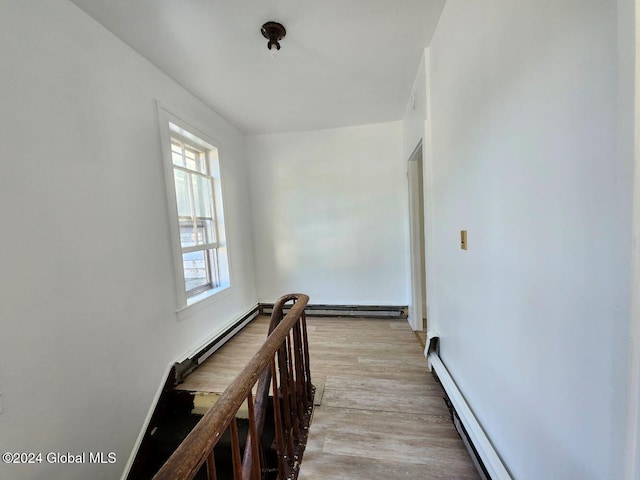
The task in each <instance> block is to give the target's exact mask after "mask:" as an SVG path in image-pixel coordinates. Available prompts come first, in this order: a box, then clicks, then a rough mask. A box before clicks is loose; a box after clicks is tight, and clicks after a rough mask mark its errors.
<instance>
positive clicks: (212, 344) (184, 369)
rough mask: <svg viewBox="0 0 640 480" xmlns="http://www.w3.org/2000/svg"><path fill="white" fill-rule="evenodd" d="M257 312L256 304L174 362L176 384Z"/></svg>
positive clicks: (258, 311) (255, 315)
mask: <svg viewBox="0 0 640 480" xmlns="http://www.w3.org/2000/svg"><path fill="white" fill-rule="evenodd" d="M259 314H260V310H259V307H258V305H256V306H255V307H253V309H251V310H250V311H249V312H247V313H245V314H244V315H242V316H241V317H240V318H238V319H237V320H236V321H235V322H234V323H233V324H232V325H231V326H229V327H228V328H227V329H226V330H225V331H224V332H222V333H220V334H218V335H216V337H215V338H213V339H211V340H209V341H208V342H207V343H206V345H204V346H202V347H201V348H200V349H199V350H198V351H197V352H196V353H194V354H193V355H191V356H189V358H187V359H186V360H184V361H182V362H179V363H176V364H175V375H176V378H175V381H176V385H177V384H178V383H182V382H183V381H184V379H185V378H186V377H187V376H188V375H189V374H190V373H191V372H193V371H194V370H195V369H196V368H198V367H199V366H200V365H201V364H202V363H203V362H204V361H205V360H206V359H207V358H209V357H210V356H211V355H213V354H214V353H215V352H216V351H217V350H218V349H220V347H222V346H223V345H224V344H225V343H227V342H228V341H229V340H230V339H231V338H232V337H233V336H234V335H235V334H236V333H238V332H239V331H240V330H242V329H243V328H244V327H245V326H246V325H247V324H249V323H250V322H251V321H253V319H255V318H256V317H257V316H258V315H259Z"/></svg>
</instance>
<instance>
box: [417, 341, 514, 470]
mask: <svg viewBox="0 0 640 480" xmlns="http://www.w3.org/2000/svg"><path fill="white" fill-rule="evenodd" d="M436 338H437V337H436ZM436 343H437V342H436ZM427 359H428V361H429V367H430V369H431V370H432V371H433V372H434V373H435V375H436V376H437V377H438V379H439V380H440V383H441V384H442V387H443V388H444V391H445V392H446V394H447V397H448V400H449V403H450V405H449V407H450V408H451V409H452V414H453V423H454V425H455V426H456V429H457V430H458V432H459V433H460V436H461V437H462V440H463V442H464V443H465V445H466V447H467V450H468V451H469V453H470V454H471V458H472V459H473V461H474V463H475V464H476V467H477V468H478V472H479V473H480V474H481V475H482V476H483V477H484V478H485V479H486V480H513V478H512V477H511V475H510V474H509V471H508V470H507V468H506V466H505V465H504V463H503V462H502V460H501V459H500V456H499V455H498V452H497V451H496V450H495V448H493V445H492V444H491V441H490V440H489V438H488V437H487V435H486V434H485V432H484V430H483V429H482V426H481V425H480V423H479V422H478V420H477V419H476V417H475V415H474V414H473V411H472V410H471V408H470V407H469V405H468V404H467V402H466V400H465V399H464V397H463V395H462V393H461V392H460V390H459V389H458V386H457V385H456V383H455V382H454V380H453V378H452V377H451V375H450V374H449V371H448V370H447V367H446V366H445V365H444V363H442V360H441V359H440V356H439V355H438V352H437V351H436V350H435V349H432V348H429V346H428V347H427Z"/></svg>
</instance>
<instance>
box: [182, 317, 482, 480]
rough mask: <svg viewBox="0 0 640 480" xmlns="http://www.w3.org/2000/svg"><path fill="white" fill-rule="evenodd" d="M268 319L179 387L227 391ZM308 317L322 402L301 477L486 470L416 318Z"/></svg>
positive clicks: (388, 478) (376, 479) (472, 475)
mask: <svg viewBox="0 0 640 480" xmlns="http://www.w3.org/2000/svg"><path fill="white" fill-rule="evenodd" d="M268 321H269V319H268V317H266V316H262V317H259V318H257V319H256V320H254V321H253V322H252V323H250V324H249V325H248V326H247V327H245V328H244V329H243V330H242V331H241V332H240V333H238V334H237V335H236V336H235V337H234V338H233V339H231V340H230V341H229V342H228V343H227V344H225V345H224V346H223V347H222V348H221V349H220V350H218V351H217V352H216V353H215V354H213V355H212V356H211V357H210V358H209V359H207V360H206V361H205V362H204V363H203V364H202V365H201V366H200V367H199V368H198V369H197V370H196V371H195V372H193V373H192V374H191V375H190V376H189V377H187V379H186V380H185V382H184V383H183V384H181V385H180V386H178V387H177V388H178V389H180V390H187V391H192V392H203V393H205V392H206V395H203V397H205V398H211V395H210V394H211V393H221V392H222V391H223V390H224V388H226V386H227V385H228V384H229V383H230V382H231V380H232V379H233V378H234V377H235V375H236V374H237V373H238V372H239V371H240V369H241V368H242V367H243V366H244V365H245V364H246V363H247V362H248V361H249V359H250V358H251V355H252V354H253V353H254V352H255V351H256V350H257V349H258V347H259V346H260V345H261V344H262V342H264V339H265V336H266V330H267V325H268ZM307 325H308V335H309V350H310V355H311V378H312V381H313V383H314V385H315V386H316V402H315V403H316V407H315V410H314V414H313V420H312V423H311V428H310V434H309V440H308V443H307V448H306V451H305V454H304V457H303V461H302V466H301V469H300V476H299V478H300V479H301V480H312V479H327V480H338V479H344V480H357V479H363V480H364V479H366V480H409V479H411V480H413V479H416V478H420V479H457V480H458V479H460V480H463V479H476V478H479V477H478V475H477V473H476V471H475V467H474V466H473V464H472V462H471V459H470V457H469V455H468V453H467V451H466V450H465V447H464V445H463V443H462V441H461V440H460V437H459V436H458V433H457V432H456V431H455V429H454V426H453V424H452V422H451V419H450V416H449V412H448V410H447V408H446V406H445V404H444V401H443V390H442V388H441V387H440V385H439V384H438V383H437V382H436V381H435V379H434V378H433V377H432V376H431V374H430V373H429V372H428V370H427V362H426V359H425V358H424V355H423V353H422V346H421V345H420V343H419V341H418V339H417V337H416V335H415V334H414V333H413V332H412V331H411V329H410V328H409V326H408V324H407V323H406V321H404V320H383V319H349V318H307ZM197 397H198V396H197ZM196 403H197V402H196ZM318 403H319V405H318Z"/></svg>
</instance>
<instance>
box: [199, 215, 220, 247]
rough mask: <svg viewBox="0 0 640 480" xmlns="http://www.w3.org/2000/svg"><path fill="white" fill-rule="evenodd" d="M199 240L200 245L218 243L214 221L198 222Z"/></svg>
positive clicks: (200, 220)
mask: <svg viewBox="0 0 640 480" xmlns="http://www.w3.org/2000/svg"><path fill="white" fill-rule="evenodd" d="M198 238H199V241H200V243H215V242H216V241H217V240H216V236H215V229H214V228H213V220H207V219H204V220H202V219H199V220H198Z"/></svg>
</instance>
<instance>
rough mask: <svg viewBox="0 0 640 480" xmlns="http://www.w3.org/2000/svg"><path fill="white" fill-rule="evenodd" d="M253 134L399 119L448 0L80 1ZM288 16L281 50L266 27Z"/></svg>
mask: <svg viewBox="0 0 640 480" xmlns="http://www.w3.org/2000/svg"><path fill="white" fill-rule="evenodd" d="M72 1H73V2H74V3H75V4H76V5H78V6H79V7H80V8H82V9H83V10H84V11H85V12H87V13H88V14H89V15H91V16H92V17H93V18H95V19H96V20H97V21H98V22H100V23H101V24H102V25H104V26H105V27H106V28H107V29H109V30H110V31H111V32H113V33H114V34H115V35H116V36H118V37H119V38H120V39H121V40H123V41H124V42H125V43H127V44H129V45H130V46H131V47H132V48H133V49H134V50H136V51H137V52H139V53H140V54H142V55H143V56H144V57H146V58H147V59H149V60H150V61H151V62H152V63H153V64H155V65H156V66H157V67H158V68H160V69H161V70H162V71H164V72H165V73H166V74H167V75H169V76H170V77H172V78H173V79H175V80H176V81H177V82H178V83H180V84H181V85H182V86H184V87H185V88H187V89H188V90H190V91H191V92H193V93H194V94H195V95H196V96H197V97H199V98H200V99H201V100H202V101H204V102H205V103H206V104H208V105H209V106H210V107H211V108H213V109H214V110H216V111H217V112H218V113H220V114H221V115H222V116H223V117H225V118H226V119H227V120H228V121H230V122H231V123H232V124H234V125H235V126H236V127H238V128H239V129H240V130H241V131H242V132H244V133H247V134H254V133H276V132H289V131H302V130H316V129H323V128H332V127H341V126H348V125H361V124H367V123H378V122H385V121H391V120H398V119H400V118H401V117H402V115H403V113H404V108H405V106H406V104H407V100H408V98H409V95H410V93H411V92H410V90H411V86H412V84H413V79H414V77H415V74H416V71H417V68H418V63H419V62H420V58H421V55H422V51H423V49H424V47H426V46H427V45H428V43H429V40H430V39H431V36H432V34H433V30H434V29H435V25H436V23H437V20H438V17H439V16H440V12H441V11H442V7H443V6H444V0H320V1H314V2H312V1H309V0H181V1H176V0H109V1H106V0H72ZM269 20H273V21H278V22H280V23H282V24H283V25H284V26H285V28H286V29H287V36H286V37H285V38H284V39H283V40H282V41H281V45H282V50H280V52H279V54H278V57H277V58H272V57H271V56H270V54H269V51H268V50H267V46H266V44H267V40H266V39H265V38H264V37H263V36H262V35H261V33H260V27H261V26H262V24H263V23H264V22H266V21H269Z"/></svg>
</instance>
